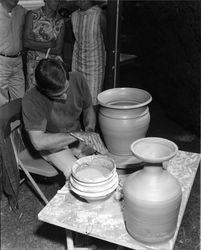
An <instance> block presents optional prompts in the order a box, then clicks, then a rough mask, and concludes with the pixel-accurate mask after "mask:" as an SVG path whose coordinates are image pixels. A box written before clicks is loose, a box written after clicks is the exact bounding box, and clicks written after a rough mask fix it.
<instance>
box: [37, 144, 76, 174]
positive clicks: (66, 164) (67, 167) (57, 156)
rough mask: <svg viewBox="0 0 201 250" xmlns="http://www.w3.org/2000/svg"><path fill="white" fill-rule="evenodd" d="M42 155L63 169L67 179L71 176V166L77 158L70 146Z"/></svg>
mask: <svg viewBox="0 0 201 250" xmlns="http://www.w3.org/2000/svg"><path fill="white" fill-rule="evenodd" d="M41 155H42V157H43V158H44V159H45V160H46V161H48V162H49V163H50V164H52V165H53V166H55V167H56V168H58V169H59V170H60V171H62V172H63V174H64V175H65V177H66V179H68V178H69V176H70V174H71V168H72V166H73V164H74V162H75V161H76V160H77V159H76V158H75V156H74V155H73V153H72V151H71V150H70V149H68V148H67V149H65V150H62V151H59V152H56V153H52V154H49V155H43V154H41Z"/></svg>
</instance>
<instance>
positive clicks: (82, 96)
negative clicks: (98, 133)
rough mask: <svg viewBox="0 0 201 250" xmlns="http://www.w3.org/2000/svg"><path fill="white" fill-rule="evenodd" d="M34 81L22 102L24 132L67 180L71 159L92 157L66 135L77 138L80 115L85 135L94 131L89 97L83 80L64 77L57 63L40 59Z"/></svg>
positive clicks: (77, 75) (73, 74)
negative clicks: (87, 155) (33, 85)
mask: <svg viewBox="0 0 201 250" xmlns="http://www.w3.org/2000/svg"><path fill="white" fill-rule="evenodd" d="M35 78H36V83H37V85H36V87H33V88H32V89H30V90H29V91H27V93H26V94H25V96H24V97H23V99H22V114H23V121H24V125H25V130H26V131H27V132H28V135H29V137H30V140H31V142H32V144H33V146H34V147H35V149H36V150H38V151H39V152H40V154H41V156H42V157H43V158H44V159H45V160H46V161H48V162H49V163H51V164H52V165H53V166H55V167H56V168H58V169H59V170H60V171H62V172H63V174H64V175H65V177H66V179H68V177H69V175H70V172H71V167H72V165H73V163H74V162H75V161H76V157H75V156H77V157H80V156H83V155H86V154H91V153H93V151H92V152H91V150H90V147H88V146H87V145H85V144H84V143H78V145H75V143H76V139H75V138H74V137H73V136H71V134H70V133H71V132H74V135H76V133H77V135H78V136H79V135H80V129H81V121H80V119H81V114H82V119H83V125H84V130H85V132H89V131H94V130H95V126H96V116H95V113H94V110H93V106H92V100H91V94H90V92H89V89H88V86H87V83H86V80H85V78H84V77H83V76H82V75H81V74H80V73H78V72H70V73H68V71H67V69H66V66H65V65H64V63H63V62H62V61H60V60H58V59H42V60H41V61H40V62H39V63H38V65H37V67H36V71H35ZM85 132H84V133H85ZM74 155H75V156H74Z"/></svg>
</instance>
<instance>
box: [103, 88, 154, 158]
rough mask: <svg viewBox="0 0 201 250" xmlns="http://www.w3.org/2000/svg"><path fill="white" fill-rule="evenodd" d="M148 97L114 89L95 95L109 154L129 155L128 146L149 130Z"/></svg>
mask: <svg viewBox="0 0 201 250" xmlns="http://www.w3.org/2000/svg"><path fill="white" fill-rule="evenodd" d="M151 100H152V97H151V95H150V94H149V93H148V92H146V91H144V90H142V89H137V88H114V89H108V90H105V91H103V92H101V93H100V94H99V95H98V102H99V104H100V110H99V125H100V129H101V132H102V134H103V138H104V141H105V143H106V145H107V148H108V150H109V152H110V153H111V154H115V155H132V152H131V150H130V145H131V143H132V142H133V141H135V140H137V139H139V138H143V137H145V135H146V132H147V130H148V127H149V122H150V114H149V108H148V104H149V103H150V102H151Z"/></svg>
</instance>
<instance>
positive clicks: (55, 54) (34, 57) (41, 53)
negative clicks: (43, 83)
mask: <svg viewBox="0 0 201 250" xmlns="http://www.w3.org/2000/svg"><path fill="white" fill-rule="evenodd" d="M58 4H59V0H44V6H42V7H41V8H39V9H36V10H32V11H29V12H28V13H27V17H26V24H25V32H24V46H25V47H26V48H28V52H27V88H28V89H29V88H32V87H33V86H34V85H36V82H35V77H34V72H35V68H36V66H37V64H38V62H39V61H40V60H41V59H43V58H45V57H47V56H49V57H50V58H61V54H62V49H63V39H64V30H65V29H64V20H63V18H61V16H60V15H59V14H58V12H57V8H58Z"/></svg>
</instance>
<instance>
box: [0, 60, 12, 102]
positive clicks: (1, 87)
mask: <svg viewBox="0 0 201 250" xmlns="http://www.w3.org/2000/svg"><path fill="white" fill-rule="evenodd" d="M10 75H11V69H10V66H9V60H8V58H6V57H4V56H0V106H2V105H4V104H5V103H7V102H9V94H8V83H9V78H10Z"/></svg>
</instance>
